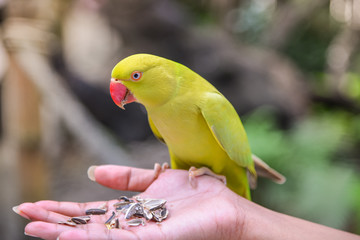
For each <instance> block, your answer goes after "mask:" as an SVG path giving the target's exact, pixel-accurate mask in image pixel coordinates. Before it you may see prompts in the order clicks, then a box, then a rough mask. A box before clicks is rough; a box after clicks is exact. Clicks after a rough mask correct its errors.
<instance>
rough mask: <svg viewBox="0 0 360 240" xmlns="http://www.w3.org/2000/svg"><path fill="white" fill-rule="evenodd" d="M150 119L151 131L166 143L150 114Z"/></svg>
mask: <svg viewBox="0 0 360 240" xmlns="http://www.w3.org/2000/svg"><path fill="white" fill-rule="evenodd" d="M148 121H149V125H150V128H151V131H152V132H153V133H154V135H155V137H156V138H157V139H159V141H160V142H163V143H165V140H164V138H163V137H162V136H161V134H160V132H159V130H157V128H156V127H155V125H154V123H153V121H152V120H151V118H150V116H148Z"/></svg>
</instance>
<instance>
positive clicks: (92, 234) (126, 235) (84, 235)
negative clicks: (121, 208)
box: [58, 229, 140, 240]
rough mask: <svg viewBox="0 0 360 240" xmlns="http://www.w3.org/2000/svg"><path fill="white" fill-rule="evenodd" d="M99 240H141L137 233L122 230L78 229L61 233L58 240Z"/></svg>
mask: <svg viewBox="0 0 360 240" xmlns="http://www.w3.org/2000/svg"><path fill="white" fill-rule="evenodd" d="M73 239H77V240H99V239H103V240H105V239H109V240H110V239H128V240H131V239H140V238H138V237H137V236H136V234H135V233H133V232H131V231H127V230H121V229H111V230H107V229H105V230H102V231H98V230H95V229H87V230H83V229H76V230H70V231H65V232H62V233H60V235H59V237H58V240H73Z"/></svg>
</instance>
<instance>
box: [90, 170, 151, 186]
mask: <svg viewBox="0 0 360 240" xmlns="http://www.w3.org/2000/svg"><path fill="white" fill-rule="evenodd" d="M88 176H89V178H90V179H91V180H92V181H95V182H97V183H99V184H101V185H103V186H106V187H109V188H113V189H117V190H123V191H135V192H143V191H145V190H146V189H147V188H148V187H149V186H150V185H151V183H152V182H153V181H154V180H155V174H154V170H150V169H142V168H134V167H124V166H117V165H101V166H91V167H89V169H88Z"/></svg>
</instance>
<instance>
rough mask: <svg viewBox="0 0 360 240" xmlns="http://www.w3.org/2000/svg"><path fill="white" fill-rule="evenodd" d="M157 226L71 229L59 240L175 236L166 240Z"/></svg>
mask: <svg viewBox="0 0 360 240" xmlns="http://www.w3.org/2000/svg"><path fill="white" fill-rule="evenodd" d="M161 228H162V227H161V226H159V225H158V224H147V225H146V226H143V227H138V228H131V229H129V228H127V229H111V230H108V229H105V230H104V229H99V228H97V229H96V228H93V227H91V228H90V227H89V228H85V229H71V230H69V231H65V232H62V233H61V234H60V235H59V237H58V239H59V240H72V239H77V240H98V239H109V240H110V239H129V240H132V239H171V238H175V236H170V238H167V237H168V236H166V234H165V235H164V232H162V230H161Z"/></svg>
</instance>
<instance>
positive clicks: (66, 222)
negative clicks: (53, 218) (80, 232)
mask: <svg viewBox="0 0 360 240" xmlns="http://www.w3.org/2000/svg"><path fill="white" fill-rule="evenodd" d="M58 224H61V225H67V226H71V227H76V223H74V222H69V221H59V222H58Z"/></svg>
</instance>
